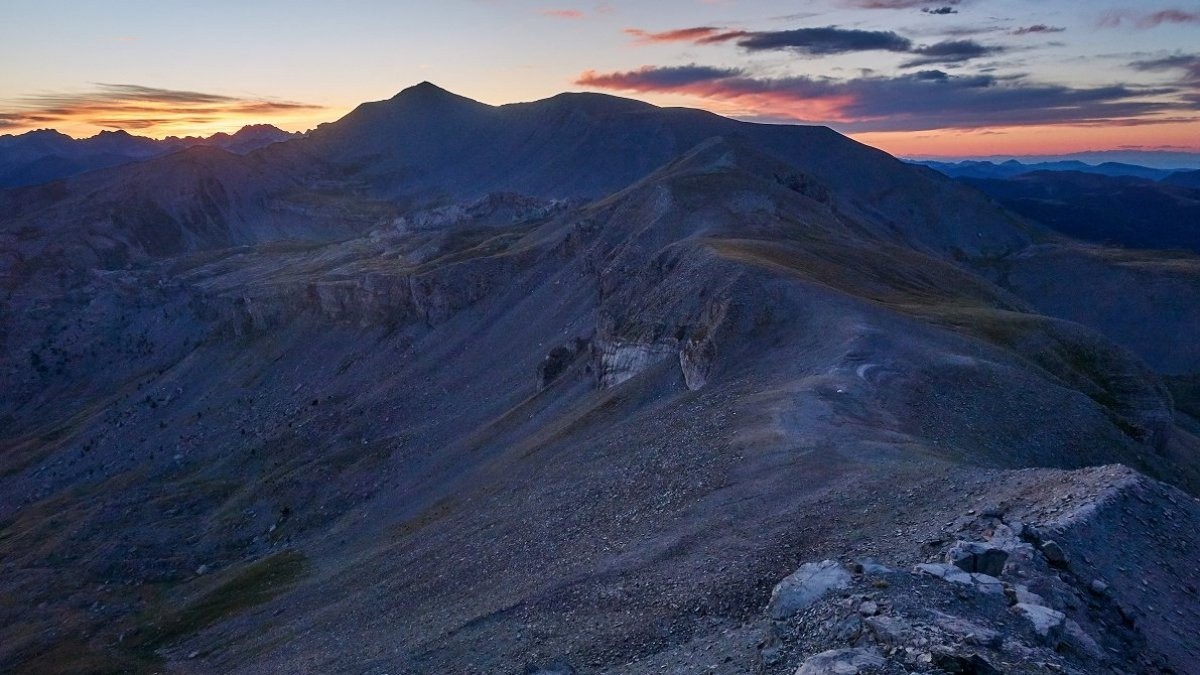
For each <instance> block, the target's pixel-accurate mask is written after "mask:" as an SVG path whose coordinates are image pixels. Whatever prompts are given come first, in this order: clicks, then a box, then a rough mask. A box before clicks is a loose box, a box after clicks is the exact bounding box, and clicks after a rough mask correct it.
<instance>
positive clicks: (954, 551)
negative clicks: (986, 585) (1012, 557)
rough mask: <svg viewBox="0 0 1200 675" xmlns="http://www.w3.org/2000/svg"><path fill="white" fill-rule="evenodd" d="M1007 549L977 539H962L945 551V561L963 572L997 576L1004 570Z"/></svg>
mask: <svg viewBox="0 0 1200 675" xmlns="http://www.w3.org/2000/svg"><path fill="white" fill-rule="evenodd" d="M1007 560H1008V551H1005V550H1004V549H1001V548H997V547H995V546H992V545H990V544H987V543H984V542H978V541H963V542H959V543H957V544H955V545H954V546H953V547H951V548H950V550H949V551H947V552H946V561H947V562H949V563H951V564H953V565H954V566H955V567H957V568H959V569H961V570H962V571H964V572H978V573H980V574H986V575H988V576H993V577H998V576H1000V574H1001V573H1003V572H1004V563H1005V562H1006V561H1007Z"/></svg>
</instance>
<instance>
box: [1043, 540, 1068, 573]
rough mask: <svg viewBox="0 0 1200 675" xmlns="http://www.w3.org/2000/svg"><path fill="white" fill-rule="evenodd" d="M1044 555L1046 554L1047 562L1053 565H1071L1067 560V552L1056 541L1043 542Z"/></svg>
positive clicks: (1061, 566)
mask: <svg viewBox="0 0 1200 675" xmlns="http://www.w3.org/2000/svg"><path fill="white" fill-rule="evenodd" d="M1042 555H1044V556H1046V562H1047V563H1049V564H1050V566H1051V567H1057V568H1060V569H1066V568H1067V567H1069V563H1068V562H1067V554H1066V553H1064V552H1063V550H1062V547H1061V546H1059V545H1058V542H1055V541H1046V542H1042Z"/></svg>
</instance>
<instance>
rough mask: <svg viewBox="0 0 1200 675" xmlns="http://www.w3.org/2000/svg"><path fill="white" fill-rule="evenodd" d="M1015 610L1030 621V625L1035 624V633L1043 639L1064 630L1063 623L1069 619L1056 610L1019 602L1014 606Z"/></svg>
mask: <svg viewBox="0 0 1200 675" xmlns="http://www.w3.org/2000/svg"><path fill="white" fill-rule="evenodd" d="M1013 610H1015V611H1016V612H1017V613H1019V614H1021V615H1022V616H1024V617H1025V618H1026V619H1028V620H1029V623H1031V624H1033V632H1035V633H1037V634H1038V635H1040V636H1042V637H1048V636H1049V635H1050V634H1051V633H1056V632H1058V631H1059V630H1060V629H1062V625H1063V622H1064V621H1066V618H1067V616H1066V615H1065V614H1063V613H1062V612H1060V611H1058V610H1056V609H1050V608H1049V607H1043V606H1042V605H1031V604H1029V603H1027V602H1018V603H1017V604H1015V605H1013Z"/></svg>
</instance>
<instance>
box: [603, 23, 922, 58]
mask: <svg viewBox="0 0 1200 675" xmlns="http://www.w3.org/2000/svg"><path fill="white" fill-rule="evenodd" d="M625 33H626V34H628V35H632V36H633V37H634V39H635V41H636V42H639V43H643V44H646V43H657V42H692V43H695V44H702V45H703V44H718V43H723V42H735V43H736V44H737V45H738V46H739V47H741V48H742V49H745V50H747V51H752V52H758V51H776V50H784V51H791V52H799V53H802V54H809V55H813V56H825V55H829V54H847V53H851V52H867V51H889V52H907V51H909V50H910V49H912V41H911V40H909V39H908V38H906V37H903V36H901V35H899V34H897V33H894V32H892V31H874V30H856V29H846V28H838V27H837V26H825V27H821V28H796V29H794V30H776V31H745V30H726V29H723V28H717V27H715V26H695V27H692V28H679V29H676V30H668V31H662V32H659V33H654V32H650V31H645V30H642V29H640V28H626V29H625Z"/></svg>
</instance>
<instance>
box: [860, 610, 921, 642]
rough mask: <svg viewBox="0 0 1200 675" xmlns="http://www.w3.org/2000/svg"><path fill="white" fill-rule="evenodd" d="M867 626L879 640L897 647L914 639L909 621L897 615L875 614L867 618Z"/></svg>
mask: <svg viewBox="0 0 1200 675" xmlns="http://www.w3.org/2000/svg"><path fill="white" fill-rule="evenodd" d="M864 623H866V625H867V628H869V629H870V630H871V633H872V634H874V635H875V639H876V640H878V641H879V642H881V643H883V644H885V645H889V646H892V647H896V646H899V645H902V644H904V643H906V642H908V641H909V640H911V639H912V636H913V631H912V626H911V625H909V623H908V622H907V621H905V620H904V619H901V618H899V617H895V616H873V617H871V618H869V619H867V620H866V621H865V622H864Z"/></svg>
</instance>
